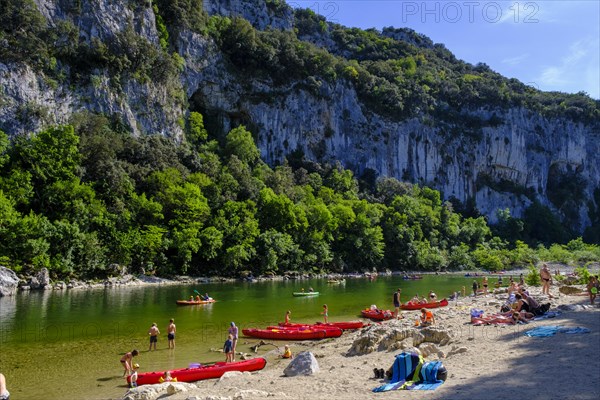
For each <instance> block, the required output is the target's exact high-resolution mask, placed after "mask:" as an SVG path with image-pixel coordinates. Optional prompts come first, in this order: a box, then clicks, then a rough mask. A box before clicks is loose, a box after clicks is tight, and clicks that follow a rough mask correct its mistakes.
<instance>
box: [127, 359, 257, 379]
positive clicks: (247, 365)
mask: <svg viewBox="0 0 600 400" xmlns="http://www.w3.org/2000/svg"><path fill="white" fill-rule="evenodd" d="M266 364H267V360H265V359H264V358H262V357H257V358H251V359H249V360H243V361H234V362H229V363H226V362H217V363H215V364H211V365H200V366H197V367H192V368H181V369H171V370H169V373H170V374H171V378H173V380H175V379H177V382H196V381H201V380H203V379H212V378H220V377H221V376H222V375H223V374H224V373H225V372H228V371H242V372H244V371H258V370H261V369H263V368H264V367H265V365H266ZM164 374H165V371H156V372H144V373H141V374H138V378H137V384H138V385H152V384H155V383H161V380H162V377H163V376H164ZM129 379H130V377H129V376H128V377H127V383H130V382H129Z"/></svg>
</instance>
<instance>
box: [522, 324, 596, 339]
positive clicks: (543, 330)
mask: <svg viewBox="0 0 600 400" xmlns="http://www.w3.org/2000/svg"><path fill="white" fill-rule="evenodd" d="M559 332H560V333H567V334H578V333H590V332H591V331H590V330H589V329H588V328H583V327H580V326H576V327H573V328H567V327H563V326H539V327H537V328H534V329H531V330H529V331H527V332H525V333H524V334H525V336H529V337H548V336H554V335H555V334H556V333H559Z"/></svg>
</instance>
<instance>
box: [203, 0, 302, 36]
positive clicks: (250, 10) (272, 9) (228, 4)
mask: <svg viewBox="0 0 600 400" xmlns="http://www.w3.org/2000/svg"><path fill="white" fill-rule="evenodd" d="M202 7H203V8H204V10H205V11H206V12H207V13H208V14H209V15H223V16H226V17H242V18H244V19H247V20H248V21H250V23H251V24H252V25H253V26H254V27H255V28H257V29H260V30H265V29H267V28H268V27H270V28H273V29H286V30H287V29H292V26H293V22H294V14H293V10H292V8H291V7H290V6H288V5H287V4H285V3H284V2H283V1H279V2H275V1H270V2H268V1H264V0H203V2H202Z"/></svg>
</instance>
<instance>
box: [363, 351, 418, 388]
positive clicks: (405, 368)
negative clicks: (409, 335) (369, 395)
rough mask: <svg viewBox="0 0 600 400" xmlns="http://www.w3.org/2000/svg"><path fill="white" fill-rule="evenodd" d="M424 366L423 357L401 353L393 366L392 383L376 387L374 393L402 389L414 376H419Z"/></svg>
mask: <svg viewBox="0 0 600 400" xmlns="http://www.w3.org/2000/svg"><path fill="white" fill-rule="evenodd" d="M422 364H423V357H421V356H419V355H418V354H416V353H400V354H398V355H397V356H396V359H395V360H394V364H393V365H392V380H391V381H390V383H388V384H385V385H382V386H379V387H376V388H375V389H373V391H374V392H387V391H390V390H398V389H402V388H403V386H404V385H405V384H406V382H407V380H409V379H411V378H412V377H413V376H414V375H417V376H418V371H419V370H420V367H421V365H422Z"/></svg>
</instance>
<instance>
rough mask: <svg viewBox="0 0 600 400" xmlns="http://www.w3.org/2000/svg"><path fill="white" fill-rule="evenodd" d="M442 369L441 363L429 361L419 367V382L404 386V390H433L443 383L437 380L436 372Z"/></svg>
mask: <svg viewBox="0 0 600 400" xmlns="http://www.w3.org/2000/svg"><path fill="white" fill-rule="evenodd" d="M440 368H443V365H442V362H441V361H429V362H426V363H425V364H423V366H421V371H420V372H419V378H420V380H419V381H418V382H414V383H412V384H409V385H407V386H406V390H435V389H437V387H438V386H440V385H441V384H442V383H444V381H442V380H440V379H438V378H437V376H438V371H439V370H440Z"/></svg>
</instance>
